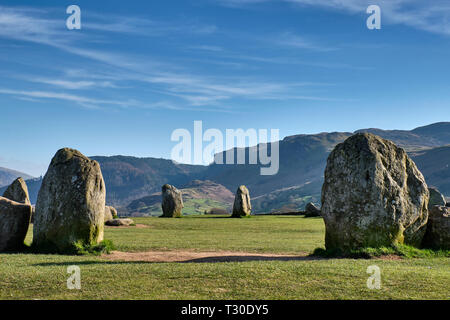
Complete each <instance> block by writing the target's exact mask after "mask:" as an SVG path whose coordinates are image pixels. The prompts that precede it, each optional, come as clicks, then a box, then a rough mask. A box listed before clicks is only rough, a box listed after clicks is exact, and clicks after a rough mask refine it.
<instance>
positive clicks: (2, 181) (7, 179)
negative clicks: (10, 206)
mask: <svg viewBox="0 0 450 320" xmlns="http://www.w3.org/2000/svg"><path fill="white" fill-rule="evenodd" d="M19 177H22V178H23V179H24V180H27V179H31V178H33V177H32V176H30V175H29V174H26V173H23V172H19V171H15V170H11V169H7V168H1V167H0V187H4V186H9V185H10V184H11V183H12V182H13V181H14V180H16V179H17V178H19Z"/></svg>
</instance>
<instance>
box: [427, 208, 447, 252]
mask: <svg viewBox="0 0 450 320" xmlns="http://www.w3.org/2000/svg"><path fill="white" fill-rule="evenodd" d="M423 246H424V247H426V248H432V249H445V250H450V208H448V207H444V206H434V207H433V208H432V209H431V210H430V213H429V216H428V223H427V232H426V233H425V237H424V239H423Z"/></svg>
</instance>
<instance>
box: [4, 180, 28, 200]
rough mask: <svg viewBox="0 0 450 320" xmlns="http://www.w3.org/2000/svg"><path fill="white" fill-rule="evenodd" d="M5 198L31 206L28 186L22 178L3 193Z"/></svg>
mask: <svg viewBox="0 0 450 320" xmlns="http://www.w3.org/2000/svg"><path fill="white" fill-rule="evenodd" d="M3 197H4V198H6V199H9V200H12V201H15V202H19V203H23V204H31V202H30V196H29V194H28V188H27V184H26V183H25V180H23V179H22V178H17V179H16V180H14V181H13V183H12V184H11V185H10V186H9V187H8V189H6V191H5V192H4V193H3Z"/></svg>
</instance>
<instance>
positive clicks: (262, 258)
mask: <svg viewBox="0 0 450 320" xmlns="http://www.w3.org/2000/svg"><path fill="white" fill-rule="evenodd" d="M313 260H325V258H321V257H313V256H298V257H296V256H292V257H268V256H233V255H230V256H212V257H203V258H196V259H187V260H179V261H134V260H130V261H126V260H117V261H110V260H100V261H72V262H44V263H37V264H34V265H33V266H40V267H45V266H70V265H73V264H76V265H118V264H161V263H179V264H182V263H227V262H251V261H313Z"/></svg>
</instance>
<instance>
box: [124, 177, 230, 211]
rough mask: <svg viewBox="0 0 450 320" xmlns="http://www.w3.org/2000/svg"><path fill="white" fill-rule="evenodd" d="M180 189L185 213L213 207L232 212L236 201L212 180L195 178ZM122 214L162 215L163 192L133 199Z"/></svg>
mask: <svg viewBox="0 0 450 320" xmlns="http://www.w3.org/2000/svg"><path fill="white" fill-rule="evenodd" d="M180 191H181V193H182V194H183V203H184V209H183V213H184V214H185V215H189V214H203V213H204V212H205V211H209V210H211V209H213V208H216V209H217V208H218V209H222V210H226V211H228V212H230V210H231V206H232V204H233V201H234V195H233V193H232V192H231V191H230V190H228V189H227V188H225V187H224V186H222V185H220V184H217V183H214V182H212V181H200V180H194V181H192V182H191V183H189V184H188V185H187V186H186V187H185V188H182V189H180ZM121 214H127V215H132V216H143V215H153V216H159V215H161V214H162V210H161V192H156V193H154V194H151V195H149V196H146V197H143V198H141V199H137V200H134V201H132V202H131V203H130V204H129V205H128V206H127V207H126V208H124V209H122V210H121Z"/></svg>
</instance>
